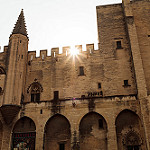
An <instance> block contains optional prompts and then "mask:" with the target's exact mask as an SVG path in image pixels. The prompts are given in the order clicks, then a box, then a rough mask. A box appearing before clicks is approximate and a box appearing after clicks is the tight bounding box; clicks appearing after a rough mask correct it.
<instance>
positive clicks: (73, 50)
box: [70, 48, 79, 56]
mask: <svg viewBox="0 0 150 150" xmlns="http://www.w3.org/2000/svg"><path fill="white" fill-rule="evenodd" d="M70 53H71V55H72V56H76V55H78V54H79V49H77V48H73V49H70Z"/></svg>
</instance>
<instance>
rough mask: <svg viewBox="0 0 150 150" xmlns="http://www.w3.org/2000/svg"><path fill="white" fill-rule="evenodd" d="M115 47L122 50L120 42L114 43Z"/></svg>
mask: <svg viewBox="0 0 150 150" xmlns="http://www.w3.org/2000/svg"><path fill="white" fill-rule="evenodd" d="M116 45H117V49H121V48H122V45H121V41H116Z"/></svg>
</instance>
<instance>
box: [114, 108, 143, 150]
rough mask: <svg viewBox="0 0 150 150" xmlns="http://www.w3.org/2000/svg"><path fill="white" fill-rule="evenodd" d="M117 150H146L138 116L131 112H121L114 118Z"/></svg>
mask: <svg viewBox="0 0 150 150" xmlns="http://www.w3.org/2000/svg"><path fill="white" fill-rule="evenodd" d="M116 133H117V145H118V150H141V149H146V147H145V140H144V130H143V127H142V124H141V120H140V118H139V116H138V115H137V114H136V113H134V112H133V111H131V110H127V109H126V110H123V111H122V112H120V113H119V115H118V116H117V118H116Z"/></svg>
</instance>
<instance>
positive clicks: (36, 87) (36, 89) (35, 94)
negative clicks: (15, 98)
mask: <svg viewBox="0 0 150 150" xmlns="http://www.w3.org/2000/svg"><path fill="white" fill-rule="evenodd" d="M42 91H43V88H42V86H41V84H40V83H39V82H33V83H32V84H31V85H30V86H29V87H28V89H27V93H30V100H31V102H39V101H40V96H41V92H42Z"/></svg>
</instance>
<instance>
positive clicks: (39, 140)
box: [35, 125, 44, 150]
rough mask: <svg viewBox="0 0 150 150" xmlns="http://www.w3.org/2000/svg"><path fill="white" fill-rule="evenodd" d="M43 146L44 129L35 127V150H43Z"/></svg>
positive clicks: (38, 126)
mask: <svg viewBox="0 0 150 150" xmlns="http://www.w3.org/2000/svg"><path fill="white" fill-rule="evenodd" d="M43 144H44V127H43V126H40V125H37V126H36V141H35V150H43Z"/></svg>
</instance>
